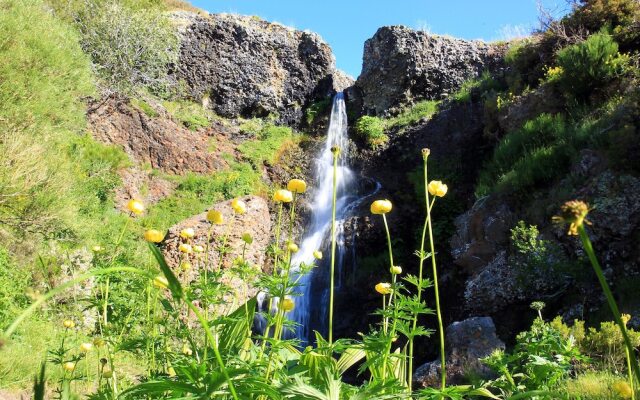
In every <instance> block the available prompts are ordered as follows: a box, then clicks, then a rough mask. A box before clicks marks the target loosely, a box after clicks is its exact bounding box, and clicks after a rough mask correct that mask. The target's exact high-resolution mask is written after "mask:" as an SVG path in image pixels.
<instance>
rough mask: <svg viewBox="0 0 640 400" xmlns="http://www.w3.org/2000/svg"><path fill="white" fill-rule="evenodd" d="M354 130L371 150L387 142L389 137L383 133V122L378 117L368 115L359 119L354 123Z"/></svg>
mask: <svg viewBox="0 0 640 400" xmlns="http://www.w3.org/2000/svg"><path fill="white" fill-rule="evenodd" d="M355 129H356V133H357V134H358V135H359V136H360V137H361V138H362V139H364V140H365V141H366V143H367V144H368V145H369V147H371V148H373V149H375V148H378V147H380V146H381V145H383V144H385V143H386V142H388V141H389V137H388V136H387V135H386V134H385V133H384V129H385V125H384V122H383V120H382V119H380V118H378V117H372V116H369V115H365V116H362V117H360V119H358V121H356V125H355Z"/></svg>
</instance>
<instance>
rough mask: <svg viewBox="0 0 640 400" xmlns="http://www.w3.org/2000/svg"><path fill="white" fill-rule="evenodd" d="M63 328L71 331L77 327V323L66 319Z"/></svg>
mask: <svg viewBox="0 0 640 400" xmlns="http://www.w3.org/2000/svg"><path fill="white" fill-rule="evenodd" d="M62 326H64V327H65V328H67V329H71V328H73V327H74V326H76V323H75V322H73V321H72V320H70V319H65V320H64V321H63V322H62Z"/></svg>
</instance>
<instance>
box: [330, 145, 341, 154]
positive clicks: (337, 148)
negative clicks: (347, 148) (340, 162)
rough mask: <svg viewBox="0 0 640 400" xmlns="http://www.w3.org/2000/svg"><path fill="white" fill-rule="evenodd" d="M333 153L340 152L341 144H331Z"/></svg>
mask: <svg viewBox="0 0 640 400" xmlns="http://www.w3.org/2000/svg"><path fill="white" fill-rule="evenodd" d="M331 153H333V154H340V147H339V146H331Z"/></svg>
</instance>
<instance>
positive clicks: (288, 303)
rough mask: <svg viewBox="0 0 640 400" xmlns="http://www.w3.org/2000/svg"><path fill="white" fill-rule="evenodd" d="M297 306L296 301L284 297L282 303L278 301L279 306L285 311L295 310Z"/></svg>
mask: <svg viewBox="0 0 640 400" xmlns="http://www.w3.org/2000/svg"><path fill="white" fill-rule="evenodd" d="M295 306H296V303H294V301H293V300H291V299H284V300H282V301H281V302H280V303H278V307H279V308H280V309H281V310H282V311H285V312H289V311H291V310H293V309H294V308H295Z"/></svg>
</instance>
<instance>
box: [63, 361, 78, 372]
mask: <svg viewBox="0 0 640 400" xmlns="http://www.w3.org/2000/svg"><path fill="white" fill-rule="evenodd" d="M62 368H64V370H65V371H67V372H72V371H73V370H74V369H76V363H74V362H73V361H67V362H66V363H64V364H62Z"/></svg>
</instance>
